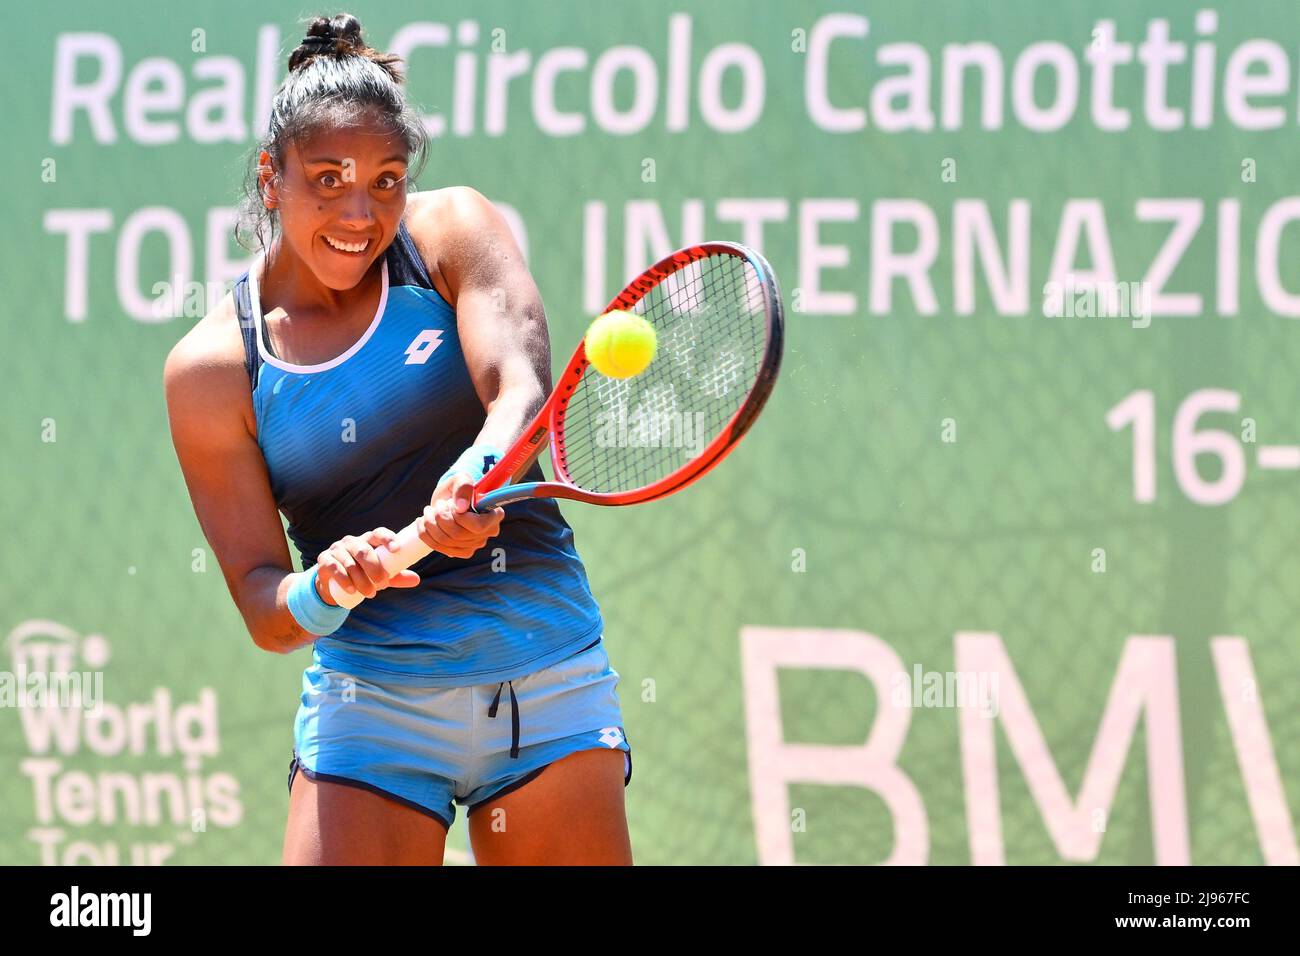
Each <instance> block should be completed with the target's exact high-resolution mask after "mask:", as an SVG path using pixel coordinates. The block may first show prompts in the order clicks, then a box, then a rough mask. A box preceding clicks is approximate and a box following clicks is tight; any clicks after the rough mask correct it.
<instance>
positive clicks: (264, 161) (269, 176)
mask: <svg viewBox="0 0 1300 956" xmlns="http://www.w3.org/2000/svg"><path fill="white" fill-rule="evenodd" d="M257 185H258V189H260V190H261V193H262V202H263V203H265V205H266V208H267V209H273V208H274V207H275V206H278V205H279V203H280V200H279V197H278V196H277V195H276V188H275V163H274V162H273V161H272V160H271V154H270V153H268V152H267V151H266V150H262V152H261V153H259V154H258V157H257Z"/></svg>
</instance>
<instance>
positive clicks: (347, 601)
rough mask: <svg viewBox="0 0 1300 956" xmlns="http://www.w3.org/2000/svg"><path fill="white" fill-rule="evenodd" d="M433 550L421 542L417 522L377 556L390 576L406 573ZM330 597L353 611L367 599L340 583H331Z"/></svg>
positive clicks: (340, 605) (404, 529)
mask: <svg viewBox="0 0 1300 956" xmlns="http://www.w3.org/2000/svg"><path fill="white" fill-rule="evenodd" d="M432 552H433V549H432V548H430V547H429V546H428V545H427V544H425V543H424V542H423V541H421V540H420V533H419V532H418V531H417V530H416V528H415V522H411V523H410V524H408V525H407V526H406V527H405V528H403V529H402V530H401V531H399V532H397V537H396V538H395V539H394V540H393V549H392V550H390V549H389V548H388V547H383V548H378V549H376V551H375V554H377V555H379V563H380V564H382V565H383V566H384V570H385V571H387V572H388V573H389V574H390V575H393V574H396V573H397V572H398V571H405V570H406V569H407V568H409V567H410V566H411V565H413V564H415V562H417V561H419V560H420V559H421V558H424V557H426V556H428V555H429V554H431V553H432ZM330 597H332V598H333V599H334V603H335V604H337V605H338V606H339V607H345V608H348V609H349V610H351V609H352V608H354V607H356V606H357V605H358V604H360V603H361V602H362V601H364V600H365V597H364V596H363V595H362V594H361V593H360V592H353V593H352V594H349V593H348V592H347V591H345V590H343V588H341V587H340V586H339V583H338V581H333V580H332V581H330Z"/></svg>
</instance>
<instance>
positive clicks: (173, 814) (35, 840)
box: [0, 620, 244, 866]
mask: <svg viewBox="0 0 1300 956" xmlns="http://www.w3.org/2000/svg"><path fill="white" fill-rule="evenodd" d="M5 648H6V650H7V651H8V654H9V661H10V669H9V670H7V671H0V704H2V706H3V708H4V709H6V710H13V711H16V712H17V714H18V719H19V721H20V723H21V725H22V732H23V740H24V745H25V749H26V752H27V754H28V756H26V757H25V758H24V759H22V760H21V761H20V762H19V765H18V766H19V772H20V773H21V774H22V775H23V776H24V777H25V778H26V779H27V780H28V781H29V782H30V785H31V793H32V818H33V826H32V827H31V828H30V829H29V830H27V833H26V836H27V839H28V840H29V841H31V843H32V845H33V847H34V850H35V853H34V857H35V859H34V860H33V861H31V862H36V861H39V862H40V863H41V864H43V865H46V866H50V865H65V866H71V865H86V864H91V865H122V864H132V865H156V864H161V863H165V862H169V861H172V858H173V857H175V856H177V855H178V852H179V851H180V850H181V848H183V847H190V846H194V845H196V844H197V843H198V841H199V840H200V839H201V837H202V835H203V834H204V833H206V832H207V829H208V827H209V826H213V827H219V828H229V827H234V826H237V825H238V824H239V823H240V821H241V820H242V819H243V816H244V808H243V805H242V804H241V802H240V799H239V782H238V781H237V780H236V779H235V778H234V777H233V776H231V775H230V774H228V773H224V772H221V771H216V772H209V773H205V772H204V761H205V760H207V759H211V758H214V757H216V756H217V754H218V753H219V751H220V737H219V733H218V729H217V727H218V725H217V694H216V691H214V690H213V689H212V688H211V687H204V688H202V689H201V690H200V691H199V692H198V696H197V699H195V700H193V701H190V702H185V703H179V704H178V703H176V702H175V701H173V699H172V692H171V691H170V690H168V689H167V688H165V687H157V688H155V689H154V691H153V693H152V694H151V695H150V697H149V698H148V699H147V700H143V701H134V702H129V703H125V704H120V703H114V702H112V701H109V700H107V699H105V696H104V686H105V680H104V671H105V669H106V668H107V667H108V664H109V661H110V659H111V657H112V648H111V646H110V645H109V642H108V640H107V639H106V638H105V637H103V636H102V635H99V634H87V635H85V636H81V635H79V634H78V633H77V632H76V631H74V630H73V629H72V628H70V627H68V626H66V625H64V624H61V623H59V622H57V621H49V620H30V621H24V622H23V623H21V624H19V625H18V626H17V627H15V628H14V629H13V630H12V631H10V633H9V635H8V639H7V640H6V642H5ZM91 767H93V768H94V769H93V770H92V769H89V768H91ZM83 768H85V769H83ZM7 810H8V811H9V812H11V813H14V814H15V815H17V812H18V810H17V808H16V807H10V808H7ZM128 829H133V830H138V831H139V833H138V835H136V834H132V835H131V836H130V837H129V838H126V839H123V838H121V834H122V833H123V832H124V831H127V830H128ZM24 862H29V861H24ZM175 862H180V861H179V860H177V861H175Z"/></svg>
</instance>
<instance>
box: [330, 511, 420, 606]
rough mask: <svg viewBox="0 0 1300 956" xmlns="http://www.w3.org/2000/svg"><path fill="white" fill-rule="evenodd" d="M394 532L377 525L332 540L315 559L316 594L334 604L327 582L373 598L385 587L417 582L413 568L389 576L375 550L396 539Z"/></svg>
mask: <svg viewBox="0 0 1300 956" xmlns="http://www.w3.org/2000/svg"><path fill="white" fill-rule="evenodd" d="M396 537H397V535H395V534H393V532H391V531H389V530H388V529H387V528H376V529H375V530H374V531H372V532H370V533H369V534H368V535H365V536H363V537H357V536H356V535H348V536H347V537H345V538H341V539H339V540H338V541H335V542H334V543H333V544H332V545H330V546H329V550H328V551H322V552H321V553H320V555H319V556H318V557H317V558H316V567H317V568H318V570H317V572H316V593H317V594H319V595H320V596H321V599H322V600H324V601H325V603H326V604H334V603H336V602H335V601H334V599H333V598H332V597H330V582H331V581H337V582H338V584H339V587H341V588H342V589H343V590H344V591H347V592H348V593H349V594H356V593H360V594H361V596H362V597H367V598H372V597H374V596H375V595H376V594H378V593H379V592H380V591H382V590H384V589H385V588H413V587H415V586H416V585H417V584H419V583H420V576H419V575H418V574H416V573H415V572H414V571H398V572H397V573H396V574H394V575H391V576H390V575H389V573H388V572H387V571H385V570H384V566H383V564H382V563H381V562H380V560H379V555H377V554H376V553H375V550H376V549H377V548H381V547H383V546H384V545H386V544H388V543H389V542H391V541H392V540H393V539H395V538H396Z"/></svg>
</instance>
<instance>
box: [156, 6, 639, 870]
mask: <svg viewBox="0 0 1300 956" xmlns="http://www.w3.org/2000/svg"><path fill="white" fill-rule="evenodd" d="M398 62H399V61H398V58H397V57H395V56H391V55H386V54H383V53H379V52H377V51H375V50H373V49H371V48H370V47H368V46H367V45H366V44H365V42H364V41H363V39H362V35H361V27H360V24H359V23H358V22H357V20H356V19H355V18H354V17H352V16H350V15H348V14H340V15H338V16H335V17H333V18H330V19H326V18H319V17H318V18H316V19H314V20H312V21H311V23H310V25H309V26H308V29H307V36H306V38H305V39H304V40H303V41H302V44H301V45H300V46H299V47H298V48H297V49H296V50H295V51H294V52H293V54H292V55H291V56H290V57H289V76H288V78H287V79H286V80H285V82H284V84H283V86H281V88H280V89H279V91H278V92H277V94H276V96H275V100H274V104H273V107H272V111H271V117H270V122H269V127H268V129H267V132H266V135H265V138H264V139H263V141H262V143H261V148H260V152H259V155H258V159H257V162H256V167H255V170H254V172H253V174H252V176H251V177H250V189H249V193H250V198H251V203H249V204H246V209H245V214H244V216H243V217H242V219H241V236H249V235H251V236H253V237H254V238H255V242H253V243H252V245H253V246H254V248H255V249H257V250H259V251H260V255H258V257H257V258H256V259H255V261H254V263H253V265H252V266H251V267H250V268H249V271H248V272H247V273H246V274H244V275H243V276H241V277H240V279H239V280H238V281H237V282H236V284H235V286H234V288H233V290H232V293H231V295H229V296H227V297H226V299H225V300H224V301H223V302H222V303H221V304H220V305H219V306H218V307H217V308H216V309H215V310H214V311H213V312H212V313H211V314H209V315H208V316H206V317H205V318H204V319H203V320H202V321H201V322H199V323H198V324H197V325H196V326H195V327H194V328H193V329H192V330H191V331H190V332H189V333H188V334H187V335H186V336H185V337H184V338H183V339H182V340H181V341H180V342H179V343H178V344H177V345H176V347H175V349H174V350H173V351H172V353H171V355H170V356H169V357H168V360H167V365H166V370H165V376H164V377H165V384H166V393H167V403H168V411H169V415H170V419H171V429H172V437H173V442H174V444H175V447H176V453H177V456H178V458H179V459H180V464H181V469H182V471H183V472H184V475H185V480H186V484H187V486H188V488H189V492H190V497H191V500H192V501H193V504H194V509H195V512H196V513H197V515H198V519H199V522H200V524H201V526H202V528H203V532H204V534H205V535H206V537H207V539H208V541H209V543H210V544H211V546H212V549H213V551H214V552H215V554H216V556H217V559H218V561H219V562H220V564H221V570H222V572H223V574H224V575H225V579H226V584H227V586H228V587H229V589H230V593H231V596H232V597H233V598H234V600H235V603H236V605H237V606H238V607H239V610H240V613H241V614H242V615H243V618H244V621H245V622H246V624H247V626H248V630H249V632H250V633H251V634H252V637H253V641H254V643H256V644H257V646H258V647H260V648H263V649H265V650H269V651H275V652H279V653H286V652H289V651H293V650H296V649H298V648H301V647H305V646H307V645H312V646H313V648H314V652H313V655H312V663H311V666H309V667H308V668H307V669H306V672H305V673H304V675H303V691H302V699H301V705H300V707H299V710H298V715H297V719H296V721H295V725H294V753H293V759H292V762H291V763H290V769H289V786H290V798H289V819H288V825H287V829H286V834H285V842H284V861H285V862H286V863H291V864H437V863H441V862H442V857H443V849H444V844H445V838H446V833H447V828H448V827H449V826H450V824H451V822H452V819H453V817H454V815H455V807H454V805H455V804H461V805H462V806H465V807H466V808H467V813H468V815H469V832H470V839H471V843H472V846H473V849H474V855H475V858H476V859H477V861H478V862H479V863H482V864H538V863H541V864H626V863H631V846H630V841H629V838H628V832H627V821H626V818H625V814H624V805H623V788H624V786H625V784H626V783H627V781H628V780H629V779H630V776H631V756H630V749H629V747H628V744H627V741H626V739H625V736H624V733H623V728H622V717H621V714H620V710H619V704H618V700H617V698H616V696H615V686H616V684H617V682H618V674H617V673H616V672H615V671H614V670H612V669H611V667H610V664H609V660H608V658H607V656H606V653H605V649H604V646H603V644H602V643H601V638H602V621H601V617H600V611H599V609H598V607H597V605H596V602H595V600H594V599H593V598H592V595H591V591H590V589H589V588H588V584H587V577H586V573H585V571H584V570H583V566H582V563H581V561H580V560H579V558H578V554H577V551H576V550H575V548H574V541H573V533H572V531H571V530H570V529H569V526H568V525H567V524H566V523H565V521H564V519H563V518H562V517H561V515H560V512H559V508H558V506H557V504H556V503H555V502H554V501H553V500H548V499H534V500H530V501H525V502H520V503H518V504H514V505H511V506H510V508H509V511H508V513H504V514H503V512H502V510H501V509H496V511H495V512H491V513H488V514H483V515H480V514H476V513H474V512H473V511H471V510H470V509H469V498H470V495H471V489H472V485H473V483H474V482H475V481H476V480H478V479H479V478H480V477H481V476H482V475H483V473H484V472H485V471H486V469H487V468H489V467H491V465H492V463H493V462H494V461H495V460H496V459H497V458H498V457H499V456H500V455H501V453H502V451H501V450H502V449H505V448H508V447H509V446H510V445H511V443H512V442H513V441H514V440H515V439H516V437H517V436H518V434H519V432H520V431H521V430H522V429H523V427H524V425H525V424H526V423H527V422H528V421H529V419H530V418H531V417H532V416H533V415H534V414H535V412H536V411H537V409H538V408H539V407H540V406H541V404H542V402H543V400H544V399H545V397H546V396H547V394H548V393H549V391H550V387H551V385H550V347H549V342H548V337H547V329H546V317H545V314H544V312H543V309H542V302H541V298H540V296H539V295H538V292H537V288H536V286H535V285H534V283H533V280H532V278H531V277H530V276H529V274H528V271H527V269H526V268H525V266H524V264H523V261H522V257H521V255H520V252H519V249H518V247H517V246H516V244H515V241H514V239H513V238H512V236H511V233H510V231H509V229H508V228H507V226H506V224H505V222H504V220H503V219H502V217H501V216H500V214H499V213H498V212H497V211H496V210H495V209H494V208H493V206H492V205H491V204H490V203H489V202H487V201H486V200H485V199H484V198H483V197H482V196H481V195H479V194H478V193H477V192H475V191H474V190H472V189H469V188H465V187H452V188H447V189H440V190H436V191H433V192H425V193H413V194H410V195H408V187H407V184H408V183H409V182H411V181H413V179H414V177H415V175H416V173H417V172H418V168H419V165H420V162H421V160H422V159H423V156H424V151H425V147H426V142H425V134H424V131H423V127H422V124H421V122H420V119H419V117H418V115H417V114H416V113H415V112H414V111H413V110H412V109H411V108H410V106H409V105H408V104H407V102H406V99H405V95H404V92H403V90H402V87H401V83H402V74H401V72H400V69H399V67H398V66H397V63H398ZM533 470H534V471H537V472H538V474H537V475H536V476H534V477H533V478H532V479H531V480H538V479H540V477H541V475H540V469H538V468H537V466H536V465H534V466H533ZM421 513H422V514H423V517H422V518H420V536H421V538H422V539H423V540H424V542H425V543H426V544H428V545H429V546H430V547H431V548H433V549H434V553H433V554H431V555H430V556H429V557H427V558H426V559H424V560H423V561H421V562H419V563H417V564H416V565H415V566H414V567H413V568H411V569H410V570H409V571H402V572H400V573H397V574H394V575H392V576H389V575H388V574H387V573H386V572H385V570H384V568H383V566H382V564H381V563H380V561H379V560H378V558H377V556H376V554H375V550H376V548H379V547H380V546H382V545H384V544H386V543H388V542H389V541H391V540H392V539H393V536H394V535H393V532H392V531H391V530H390V529H392V528H397V527H401V526H403V525H405V524H406V523H407V522H409V521H410V520H411V519H412V518H414V517H416V516H417V515H421ZM281 514H283V515H284V517H285V518H286V519H287V521H288V535H289V538H291V539H292V541H293V544H294V546H295V547H296V548H297V550H298V553H299V555H300V557H301V560H302V566H303V567H304V568H305V569H306V570H305V571H303V572H299V573H294V572H293V565H292V563H291V561H290V556H289V550H288V547H287V544H286V541H285V536H284V530H283V528H282V525H281V520H280V515H281ZM331 582H338V583H339V584H340V585H341V586H342V587H343V588H344V589H345V590H346V591H348V592H349V593H356V592H359V593H360V594H362V595H363V596H365V597H366V598H368V600H365V601H363V602H362V603H361V604H360V605H358V606H357V607H356V608H354V609H353V610H352V611H350V612H349V611H346V610H344V609H342V608H340V607H338V606H337V604H335V603H334V602H333V601H332V600H331V598H330V596H329V587H330V583H331Z"/></svg>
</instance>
